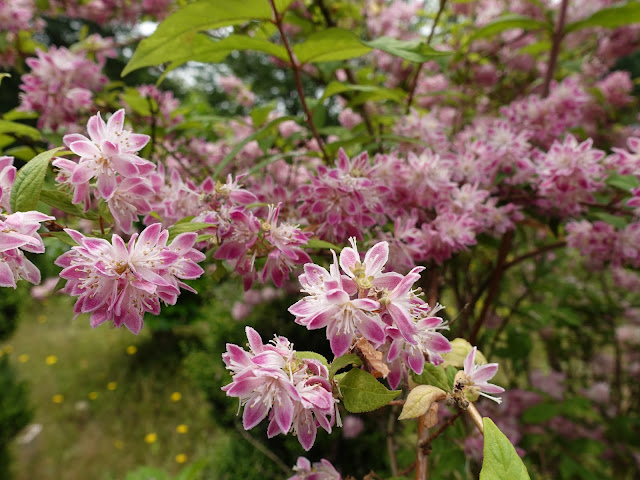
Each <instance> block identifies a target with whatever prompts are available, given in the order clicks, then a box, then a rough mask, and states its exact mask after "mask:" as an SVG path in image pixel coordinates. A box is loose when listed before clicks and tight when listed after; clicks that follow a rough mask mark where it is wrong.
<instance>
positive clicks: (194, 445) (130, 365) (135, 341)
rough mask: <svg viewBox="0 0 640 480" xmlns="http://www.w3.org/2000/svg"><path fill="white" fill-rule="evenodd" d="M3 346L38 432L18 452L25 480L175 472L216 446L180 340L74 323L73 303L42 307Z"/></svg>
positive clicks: (31, 310)
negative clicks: (27, 395)
mask: <svg viewBox="0 0 640 480" xmlns="http://www.w3.org/2000/svg"><path fill="white" fill-rule="evenodd" d="M26 310H27V311H26V312H25V313H23V315H22V318H21V320H20V322H19V326H18V329H17V331H16V332H15V335H14V336H13V337H12V338H10V340H9V341H8V342H7V343H4V344H1V345H0V351H1V352H2V354H3V355H10V356H11V360H12V363H13V365H15V367H16V368H17V369H18V371H19V374H20V376H21V378H23V379H25V380H26V381H27V382H28V383H29V384H30V389H31V403H32V405H33V406H34V407H35V417H34V419H33V421H32V426H31V428H36V429H37V426H36V427H33V424H36V425H41V426H42V430H41V431H40V433H39V434H37V435H36V436H35V437H34V438H32V439H31V440H30V441H28V442H25V440H27V439H26V438H25V432H28V431H29V427H28V428H27V429H25V431H24V432H23V433H22V434H21V436H20V437H19V439H18V441H17V442H15V445H14V450H13V451H14V457H15V460H16V464H15V470H16V473H17V479H18V480H33V479H38V480H49V479H51V480H61V479H64V480H76V479H77V480H80V479H82V480H86V479H87V478H90V479H96V480H107V479H118V480H121V479H124V478H125V477H126V473H127V472H129V471H131V470H135V469H136V468H137V467H139V466H143V465H147V466H153V467H159V468H163V469H165V470H167V472H169V473H175V472H177V471H179V470H180V469H182V468H183V467H184V466H185V465H188V464H189V463H190V462H193V461H195V460H197V459H199V458H203V457H205V456H207V452H210V451H211V448H212V446H213V445H212V444H213V441H214V431H213V427H212V426H211V422H210V420H209V415H208V412H207V406H206V402H205V400H204V399H203V397H202V395H201V393H200V391H199V390H197V389H196V387H195V386H193V385H191V384H190V383H189V382H188V380H187V379H186V377H185V376H184V375H183V372H182V370H181V362H180V357H179V355H178V351H179V347H178V344H177V342H176V341H175V339H174V338H173V337H172V338H170V339H165V340H161V339H160V340H159V339H157V338H156V339H154V341H153V342H152V341H151V336H150V333H149V331H148V330H144V329H143V331H142V333H141V334H140V335H139V336H137V337H136V336H134V335H133V334H131V333H130V332H129V331H128V330H126V329H124V328H123V329H122V330H118V329H112V328H110V327H109V326H107V325H103V326H101V327H99V328H97V329H95V330H94V329H93V328H91V326H90V325H89V319H88V316H87V315H82V316H80V317H78V318H76V319H75V320H74V319H73V313H72V300H71V299H69V298H65V297H56V298H53V299H51V300H49V301H48V302H46V303H43V304H41V303H39V302H36V301H35V300H34V301H33V304H32V305H30V306H29V307H28V308H27V309H26Z"/></svg>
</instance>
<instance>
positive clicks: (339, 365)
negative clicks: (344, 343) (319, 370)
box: [329, 353, 362, 379]
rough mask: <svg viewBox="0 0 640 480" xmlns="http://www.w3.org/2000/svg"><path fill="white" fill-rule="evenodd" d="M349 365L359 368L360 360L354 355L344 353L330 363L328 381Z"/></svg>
mask: <svg viewBox="0 0 640 480" xmlns="http://www.w3.org/2000/svg"><path fill="white" fill-rule="evenodd" d="M349 365H353V366H354V367H359V366H360V365H362V360H360V357H359V356H358V355H356V354H355V353H345V354H344V355H341V356H339V357H337V358H334V359H333V362H331V366H330V367H329V379H331V378H333V376H334V375H335V374H336V372H338V371H340V370H342V369H343V368H344V367H348V366H349Z"/></svg>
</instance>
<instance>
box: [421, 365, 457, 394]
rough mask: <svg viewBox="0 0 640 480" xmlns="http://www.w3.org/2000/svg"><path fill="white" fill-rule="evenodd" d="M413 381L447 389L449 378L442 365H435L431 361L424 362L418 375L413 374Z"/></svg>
mask: <svg viewBox="0 0 640 480" xmlns="http://www.w3.org/2000/svg"><path fill="white" fill-rule="evenodd" d="M413 381H414V382H416V383H418V384H420V385H433V386H434V387H438V388H441V389H442V390H445V391H446V390H449V379H448V378H447V372H445V370H444V368H443V367H436V366H435V365H434V364H432V363H425V365H424V370H423V371H422V373H421V374H420V375H413Z"/></svg>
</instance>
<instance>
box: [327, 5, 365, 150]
mask: <svg viewBox="0 0 640 480" xmlns="http://www.w3.org/2000/svg"><path fill="white" fill-rule="evenodd" d="M316 5H317V6H318V8H319V9H320V12H321V13H322V16H323V17H324V21H325V22H326V24H327V27H336V26H337V23H336V22H335V20H334V19H333V17H332V16H331V12H330V11H329V9H328V8H327V6H326V5H325V4H324V1H323V0H316ZM343 70H344V72H345V73H346V74H347V79H348V80H349V83H351V84H353V85H357V84H358V80H357V79H356V76H355V74H354V73H353V70H351V69H350V68H348V67H345V68H343ZM357 110H358V113H359V114H360V115H361V116H362V118H363V119H364V123H365V125H366V126H367V131H368V132H369V135H371V136H372V137H373V136H375V134H376V131H375V130H374V128H373V122H372V121H371V116H370V115H369V111H368V110H367V103H366V102H365V103H363V104H362V105H358V107H357Z"/></svg>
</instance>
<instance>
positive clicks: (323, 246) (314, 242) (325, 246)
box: [305, 238, 342, 252]
mask: <svg viewBox="0 0 640 480" xmlns="http://www.w3.org/2000/svg"><path fill="white" fill-rule="evenodd" d="M305 246H306V247H307V248H317V249H318V250H335V251H336V252H341V251H342V247H340V246H338V245H335V244H333V243H331V242H327V241H326V240H320V239H319V238H310V239H309V241H308V242H307V244H306V245H305Z"/></svg>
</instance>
